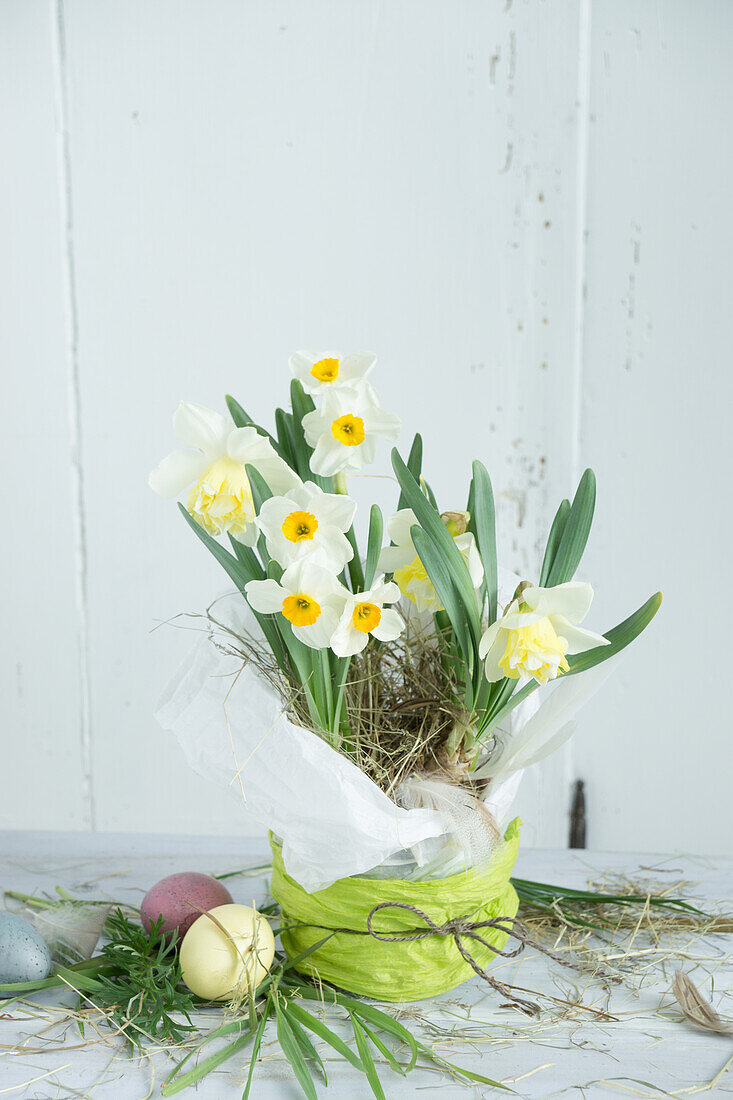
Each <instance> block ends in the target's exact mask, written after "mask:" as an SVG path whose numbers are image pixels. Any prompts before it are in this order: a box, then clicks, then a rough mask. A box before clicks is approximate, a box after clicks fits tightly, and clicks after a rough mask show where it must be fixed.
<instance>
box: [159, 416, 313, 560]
mask: <svg viewBox="0 0 733 1100" xmlns="http://www.w3.org/2000/svg"><path fill="white" fill-rule="evenodd" d="M173 427H174V429H175V432H176V435H177V436H178V438H179V440H180V441H181V443H182V444H183V446H184V448H185V449H184V450H179V451H173V453H172V454H169V455H168V457H167V458H164V459H163V461H162V462H161V463H160V464H159V465H158V466H156V468H155V469H154V470H153V472H152V473H151V475H150V478H149V479H148V483H149V485H150V487H151V489H154V490H155V492H156V493H160V495H161V496H164V497H170V498H173V497H177V496H179V494H180V493H182V492H183V490H184V489H185V488H187V487H188V486H189V485H191V483H192V482H193V485H191V489H190V491H189V493H188V497H187V498H186V508H187V509H188V511H189V512H190V514H191V515H192V516H193V518H194V519H195V520H196V522H197V523H198V524H200V526H201V527H203V528H204V530H206V531H208V532H209V534H210V535H222V534H224V533H225V532H227V531H228V532H229V533H230V534H231V535H232V536H233V537H234V538H236V539H239V541H240V542H244V543H247V544H248V545H249V546H253V545H254V543H255V542H256V540H257V535H258V531H257V528H256V526H255V524H254V522H253V521H254V514H255V510H254V504H253V501H252V492H251V490H250V485H249V479H248V478H247V472H246V470H245V466H246V465H247V464H249V465H250V466H253V467H254V468H255V469H256V470H257V471H258V472H259V473H260V474H262V476H263V478H264V479H265V481H266V482H267V484H268V486H269V487H270V489H271V491H272V492H273V493H285V492H287V491H288V490H290V489H292V488H294V487H295V486H296V485H300V478H299V477H298V476H297V474H295V473H293V471H292V470H291V469H290V467H289V466H288V465H287V463H286V462H284V461H283V459H282V458H280V456H279V455H278V454H277V452H276V451H275V450H274V448H273V446H272V444H271V443H270V441H269V440H268V439H265V438H264V437H263V436H261V435H259V434H258V432H257V430H256V429H255V428H251V427H249V428H235V427H234V425H233V424H232V422H231V420H227V419H226V417H224V416H221V415H220V414H219V413H217V412H214V411H213V410H212V409H207V408H204V406H203V405H191V404H188V403H187V402H184V401H182V402H181V404H180V405H179V406H178V408H177V409H176V412H175V415H174V417H173Z"/></svg>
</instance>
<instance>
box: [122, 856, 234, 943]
mask: <svg viewBox="0 0 733 1100" xmlns="http://www.w3.org/2000/svg"><path fill="white" fill-rule="evenodd" d="M232 901H233V899H232V895H231V894H230V893H229V891H228V890H227V888H226V886H224V885H223V884H222V883H221V882H219V881H218V880H217V879H215V878H211V876H210V875H201V874H199V873H198V872H197V871H182V872H181V873H180V874H178V875H168V877H167V878H162V879H161V880H160V882H156V884H155V886H152V887H151V888H150V889H149V890H148V892H147V894H146V895H145V897H144V898H143V903H142V905H141V906H140V918H141V920H142V922H143V925H144V927H145V929H146V930H147V931H148V932H149V931H150V927H151V925H152V924H153V923H154V922H155V921H157V920H158V919H159V918H160V917H162V918H163V930H164V931H165V932H173V931H177V932H178V941H179V943H180V941H181V940H182V939H183V937H184V936H185V935H186V932H188V930H189V928H190V927H191V925H192V924H193V922H194V921H195V920H197V919H198V917H200V916H201V914H202V913H208V911H209V910H210V909H216V907H217V905H231V904H232Z"/></svg>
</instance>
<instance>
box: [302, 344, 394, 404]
mask: <svg viewBox="0 0 733 1100" xmlns="http://www.w3.org/2000/svg"><path fill="white" fill-rule="evenodd" d="M376 361H377V357H376V355H372V353H371V352H370V351H355V352H352V354H351V355H344V356H342V355H341V354H340V353H339V352H337V351H327V352H325V354H323V355H321V354H320V352H315V351H296V353H295V355H291V356H290V369H291V371H292V372H293V374H294V375H295V377H296V378H297V379H298V381H299V382H301V383H302V385H303V389H304V390H305V391H306V393H311V394H318V395H322V394H323V393H325V392H326V391H327V390H331V389H340V388H341V387H342V386H358V385H359V384H360V383H362V382H364V379H365V378H366V376H367V375H368V374H369V372H370V371H371V369H372V367H373V366H374V364H375V363H376Z"/></svg>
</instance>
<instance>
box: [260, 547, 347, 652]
mask: <svg viewBox="0 0 733 1100" xmlns="http://www.w3.org/2000/svg"><path fill="white" fill-rule="evenodd" d="M245 592H246V593H247V599H248V601H249V604H250V607H252V608H253V609H254V610H255V611H258V612H260V614H263V615H274V614H280V615H282V616H283V617H284V618H285V619H287V620H288V622H289V623H290V625H291V626H292V628H293V634H294V635H295V636H296V638H299V639H300V641H301V642H303V643H304V644H305V645H307V646H310V647H311V649H325V648H326V647H327V646H328V645H329V643H330V641H331V637H332V635H333V632H334V631H335V629H336V627H337V626H338V621H339V619H340V617H341V613H342V611H343V608H344V601H345V597H346V595H347V589H345V588H344V586H343V585H342V584H341V583H340V582H339V581H338V579H337V578H336V577H335V576H334V574H333V573H331V572H329V571H328V569H324V568H323V566H321V565H317V564H315V563H314V562H310V561H308V560H307V559H306V560H305V561H302V562H296V563H295V564H294V565H291V566H289V567H288V568H287V569H286V570H285V572H284V573H283V575H282V579H281V581H280V583H278V582H277V581H275V580H272V579H270V580H266V581H249V582H248V583H247V584H246V585H245Z"/></svg>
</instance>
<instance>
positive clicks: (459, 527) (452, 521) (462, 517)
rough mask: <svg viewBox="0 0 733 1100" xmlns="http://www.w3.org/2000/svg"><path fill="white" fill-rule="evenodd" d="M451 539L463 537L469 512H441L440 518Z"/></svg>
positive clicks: (469, 516)
mask: <svg viewBox="0 0 733 1100" xmlns="http://www.w3.org/2000/svg"><path fill="white" fill-rule="evenodd" d="M440 518H441V519H442V521H443V523H444V524H445V525H446V527H447V528H448V531H449V533H450V534H451V536H452V537H453V538H456V537H457V536H458V535H465V533H466V531H467V530H468V523H469V520H470V519H471V513H470V512H443V513H442V514H441V517H440Z"/></svg>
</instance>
